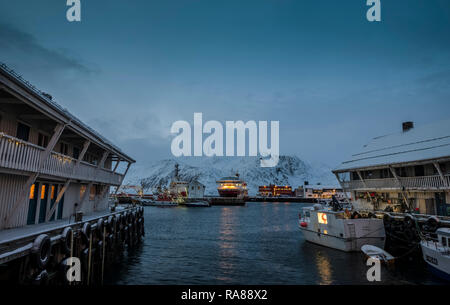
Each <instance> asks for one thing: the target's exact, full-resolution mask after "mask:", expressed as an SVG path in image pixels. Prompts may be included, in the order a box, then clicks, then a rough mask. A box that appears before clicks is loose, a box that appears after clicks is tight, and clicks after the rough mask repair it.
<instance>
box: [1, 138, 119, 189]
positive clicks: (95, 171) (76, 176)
mask: <svg viewBox="0 0 450 305" xmlns="http://www.w3.org/2000/svg"><path fill="white" fill-rule="evenodd" d="M44 151H45V149H44V148H42V147H40V146H37V145H34V144H32V143H29V142H25V141H22V140H19V139H17V138H15V137H11V136H8V135H5V134H3V133H0V168H7V169H11V170H17V171H24V172H33V173H37V172H39V174H42V175H48V176H54V177H59V178H65V179H73V180H81V181H92V182H94V183H104V184H110V185H120V183H121V182H122V179H123V178H124V175H121V174H118V173H114V172H112V171H111V170H108V169H104V168H98V167H97V166H95V165H92V164H90V163H87V162H84V161H81V162H80V164H79V166H78V167H77V168H76V169H75V165H76V160H75V159H73V158H71V157H69V156H66V155H62V154H59V153H56V152H52V153H51V154H50V155H49V156H48V158H47V160H45V161H44V163H43V165H42V168H41V169H39V160H40V158H41V155H42V154H43V153H44Z"/></svg>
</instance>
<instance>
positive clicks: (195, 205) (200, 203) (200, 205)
mask: <svg viewBox="0 0 450 305" xmlns="http://www.w3.org/2000/svg"><path fill="white" fill-rule="evenodd" d="M183 205H184V206H186V207H188V208H207V207H210V205H209V202H208V201H193V202H185V203H184V204H183Z"/></svg>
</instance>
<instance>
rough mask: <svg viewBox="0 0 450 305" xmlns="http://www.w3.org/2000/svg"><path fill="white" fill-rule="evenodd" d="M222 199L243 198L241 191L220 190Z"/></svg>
mask: <svg viewBox="0 0 450 305" xmlns="http://www.w3.org/2000/svg"><path fill="white" fill-rule="evenodd" d="M218 192H219V196H220V197H239V196H242V194H243V192H242V191H241V190H221V189H219V190H218Z"/></svg>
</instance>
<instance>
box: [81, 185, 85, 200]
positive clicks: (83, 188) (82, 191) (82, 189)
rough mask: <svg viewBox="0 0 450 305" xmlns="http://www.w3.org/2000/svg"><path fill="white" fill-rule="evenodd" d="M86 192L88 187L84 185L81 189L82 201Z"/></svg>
mask: <svg viewBox="0 0 450 305" xmlns="http://www.w3.org/2000/svg"><path fill="white" fill-rule="evenodd" d="M85 192H86V185H82V186H81V187H80V200H81V199H82V198H83V195H84V193H85Z"/></svg>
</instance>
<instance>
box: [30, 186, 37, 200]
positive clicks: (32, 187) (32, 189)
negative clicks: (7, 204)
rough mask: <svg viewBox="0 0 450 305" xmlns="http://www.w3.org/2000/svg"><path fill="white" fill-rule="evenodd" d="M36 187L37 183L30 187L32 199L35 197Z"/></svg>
mask: <svg viewBox="0 0 450 305" xmlns="http://www.w3.org/2000/svg"><path fill="white" fill-rule="evenodd" d="M35 187H36V185H35V184H33V185H32V186H31V187H30V199H34V195H35V194H34V189H35Z"/></svg>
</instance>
